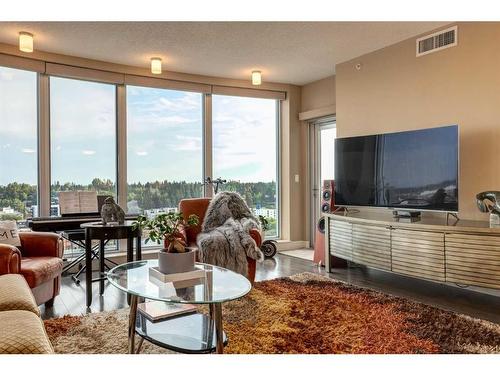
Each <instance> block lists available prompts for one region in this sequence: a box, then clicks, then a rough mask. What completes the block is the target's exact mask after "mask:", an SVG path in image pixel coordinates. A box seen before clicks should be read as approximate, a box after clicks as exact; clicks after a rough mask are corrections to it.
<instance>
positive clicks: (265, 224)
mask: <svg viewBox="0 0 500 375" xmlns="http://www.w3.org/2000/svg"><path fill="white" fill-rule="evenodd" d="M259 221H260V228H261V229H262V238H265V237H266V230H268V229H269V220H267V218H266V217H265V216H262V215H259ZM260 250H261V251H262V253H263V254H264V256H265V257H266V258H272V257H273V256H275V255H276V251H277V250H278V249H277V247H276V241H274V240H265V241H262V245H260Z"/></svg>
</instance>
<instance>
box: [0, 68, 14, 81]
mask: <svg viewBox="0 0 500 375" xmlns="http://www.w3.org/2000/svg"><path fill="white" fill-rule="evenodd" d="M13 79H14V72H13V71H11V70H4V69H2V71H0V80H2V81H12V80H13Z"/></svg>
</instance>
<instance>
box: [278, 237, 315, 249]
mask: <svg viewBox="0 0 500 375" xmlns="http://www.w3.org/2000/svg"><path fill="white" fill-rule="evenodd" d="M277 247H278V251H287V250H298V249H304V248H308V247H309V242H308V241H287V240H279V241H277Z"/></svg>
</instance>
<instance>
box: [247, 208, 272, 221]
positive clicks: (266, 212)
mask: <svg viewBox="0 0 500 375" xmlns="http://www.w3.org/2000/svg"><path fill="white" fill-rule="evenodd" d="M252 210H253V214H254V215H255V216H259V215H262V216H264V217H268V218H271V219H276V209H274V208H265V207H259V208H253V209H252Z"/></svg>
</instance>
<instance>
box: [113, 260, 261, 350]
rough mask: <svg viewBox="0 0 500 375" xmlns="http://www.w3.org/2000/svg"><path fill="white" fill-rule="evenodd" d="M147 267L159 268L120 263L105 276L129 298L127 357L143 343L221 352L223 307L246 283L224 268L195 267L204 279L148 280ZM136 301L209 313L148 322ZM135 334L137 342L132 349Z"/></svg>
mask: <svg viewBox="0 0 500 375" xmlns="http://www.w3.org/2000/svg"><path fill="white" fill-rule="evenodd" d="M151 267H158V260H144V261H136V262H130V263H125V264H121V265H119V266H117V267H115V268H113V269H112V270H110V271H109V273H108V280H109V281H110V282H111V284H112V285H114V286H115V287H117V288H118V289H121V290H123V291H124V292H126V293H128V294H129V295H130V296H131V298H130V316H129V327H128V352H129V353H139V351H140V348H141V345H142V343H143V341H144V340H147V341H149V342H151V343H153V344H155V345H158V346H161V347H163V348H166V349H170V350H174V351H176V352H180V353H212V352H217V353H223V352H224V346H225V345H226V344H227V336H226V334H225V332H224V331H223V328H222V304H223V303H224V302H228V301H232V300H235V299H238V298H241V297H243V296H245V295H246V294H247V293H248V292H250V290H251V289H252V285H251V283H250V281H248V279H247V278H246V277H244V276H242V275H240V274H237V273H235V272H233V271H230V270H227V269H225V268H222V267H217V266H212V265H209V264H204V263H196V268H197V269H202V270H204V271H205V274H206V277H204V278H200V279H196V280H189V281H180V282H166V283H165V282H162V281H160V280H158V279H156V278H155V277H153V276H150V274H149V269H150V268H151ZM139 299H141V300H146V299H147V300H155V301H162V302H165V303H181V304H182V303H188V304H199V305H208V311H209V313H208V314H203V313H200V312H194V313H190V314H187V315H180V316H174V317H171V318H167V319H164V320H159V321H155V322H153V321H151V320H149V319H148V318H146V317H145V316H144V315H143V314H142V313H141V311H140V310H139V311H138V309H137V304H138V302H139ZM136 334H137V335H139V337H140V340H139V344H138V347H137V348H136V345H135V336H136Z"/></svg>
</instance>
